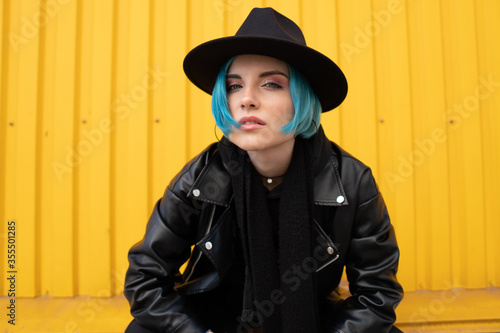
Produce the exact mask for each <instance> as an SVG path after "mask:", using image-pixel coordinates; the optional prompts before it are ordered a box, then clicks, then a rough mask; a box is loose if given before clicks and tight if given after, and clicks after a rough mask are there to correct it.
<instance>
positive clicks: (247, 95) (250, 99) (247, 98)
mask: <svg viewBox="0 0 500 333" xmlns="http://www.w3.org/2000/svg"><path fill="white" fill-rule="evenodd" d="M241 107H242V108H244V109H256V108H258V107H259V102H258V98H257V96H256V93H255V91H254V90H253V89H251V88H246V89H245V90H244V92H243V96H242V97H241Z"/></svg>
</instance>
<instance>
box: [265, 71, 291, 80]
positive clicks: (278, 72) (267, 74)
mask: <svg viewBox="0 0 500 333" xmlns="http://www.w3.org/2000/svg"><path fill="white" fill-rule="evenodd" d="M271 75H283V76H284V77H286V78H287V79H288V75H286V74H285V73H283V72H281V71H268V72H263V73H260V75H259V77H265V76H271Z"/></svg>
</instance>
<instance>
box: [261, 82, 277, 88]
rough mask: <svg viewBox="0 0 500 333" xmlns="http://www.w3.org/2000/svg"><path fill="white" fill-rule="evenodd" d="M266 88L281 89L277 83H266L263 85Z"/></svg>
mask: <svg viewBox="0 0 500 333" xmlns="http://www.w3.org/2000/svg"><path fill="white" fill-rule="evenodd" d="M264 85H265V86H266V87H269V88H281V86H280V85H279V84H277V83H274V82H267V83H265V84H264Z"/></svg>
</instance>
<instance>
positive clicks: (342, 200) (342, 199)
mask: <svg viewBox="0 0 500 333" xmlns="http://www.w3.org/2000/svg"><path fill="white" fill-rule="evenodd" d="M344 201H345V198H344V196H342V195H339V196H338V197H337V203H343V202H344Z"/></svg>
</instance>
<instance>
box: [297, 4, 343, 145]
mask: <svg viewBox="0 0 500 333" xmlns="http://www.w3.org/2000/svg"><path fill="white" fill-rule="evenodd" d="M301 14H302V27H303V30H304V34H305V38H306V42H307V45H308V46H309V47H312V48H314V49H317V50H318V51H320V52H321V53H323V54H325V55H326V56H328V57H330V58H331V59H333V60H334V61H335V62H336V63H337V64H338V65H340V63H339V56H338V47H337V45H338V44H339V39H338V26H339V24H338V20H337V19H336V17H337V6H336V4H335V2H333V1H322V2H320V3H318V4H315V5H314V6H311V5H310V3H305V2H302V6H301ZM342 110H343V108H339V109H336V110H334V111H332V112H327V113H325V114H323V115H322V116H321V123H322V125H323V128H324V130H325V133H326V135H327V136H328V138H329V139H330V140H333V141H335V142H338V143H340V142H339V141H340V114H341V113H342Z"/></svg>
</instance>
